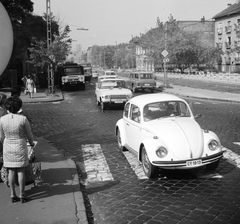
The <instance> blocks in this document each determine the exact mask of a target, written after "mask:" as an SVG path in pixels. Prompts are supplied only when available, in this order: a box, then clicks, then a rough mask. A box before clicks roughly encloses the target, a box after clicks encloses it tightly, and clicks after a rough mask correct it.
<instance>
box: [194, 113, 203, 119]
mask: <svg viewBox="0 0 240 224" xmlns="http://www.w3.org/2000/svg"><path fill="white" fill-rule="evenodd" d="M200 117H202V114H196V115H195V116H194V118H195V119H197V118H200Z"/></svg>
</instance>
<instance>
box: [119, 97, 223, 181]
mask: <svg viewBox="0 0 240 224" xmlns="http://www.w3.org/2000/svg"><path fill="white" fill-rule="evenodd" d="M195 118H196V117H194V116H193V113H192V111H191V107H190V106H189V104H188V103H187V102H186V101H185V100H183V99H181V98H179V97H177V96H174V95H171V94H165V93H154V94H151V96H150V95H149V94H147V95H146V94H145V95H141V96H136V97H134V98H132V99H130V100H129V101H128V102H127V103H126V105H125V108H124V112H123V118H121V119H120V120H118V122H117V123H116V130H115V133H116V135H117V140H118V145H119V148H120V149H121V150H124V149H127V150H129V151H131V152H132V153H133V154H134V155H135V156H136V157H137V158H138V160H139V161H140V162H142V165H143V170H144V172H145V174H146V176H148V177H149V178H154V177H156V176H157V175H158V173H159V170H161V169H194V168H197V167H201V166H205V165H206V167H207V168H208V169H216V168H217V167H218V165H219V161H220V159H221V158H222V156H223V152H224V150H223V146H222V145H221V143H220V140H219V138H218V136H217V135H216V134H215V133H213V132H212V131H209V130H203V129H202V128H201V127H200V126H199V124H198V123H197V122H196V120H195Z"/></svg>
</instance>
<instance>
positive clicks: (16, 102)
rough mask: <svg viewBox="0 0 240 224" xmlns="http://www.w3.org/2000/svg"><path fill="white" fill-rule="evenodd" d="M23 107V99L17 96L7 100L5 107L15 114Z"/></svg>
mask: <svg viewBox="0 0 240 224" xmlns="http://www.w3.org/2000/svg"><path fill="white" fill-rule="evenodd" d="M21 107H22V100H21V99H20V98H19V97H17V96H11V97H9V98H8V99H7V100H6V102H5V108H6V110H8V111H9V112H11V113H13V114H17V113H18V111H19V110H20V109H21Z"/></svg>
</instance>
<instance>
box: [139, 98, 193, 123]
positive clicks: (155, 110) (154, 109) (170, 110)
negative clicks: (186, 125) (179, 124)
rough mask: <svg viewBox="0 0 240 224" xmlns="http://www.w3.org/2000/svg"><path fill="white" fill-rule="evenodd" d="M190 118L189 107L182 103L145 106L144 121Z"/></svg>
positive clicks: (173, 102) (168, 102)
mask: <svg viewBox="0 0 240 224" xmlns="http://www.w3.org/2000/svg"><path fill="white" fill-rule="evenodd" d="M176 116H178V117H190V116H191V114H190V111H189V107H188V106H187V105H186V104H185V103H184V102H182V101H164V102H155V103H150V104H147V105H145V107H144V108H143V120H144V121H150V120H154V119H159V118H166V117H176Z"/></svg>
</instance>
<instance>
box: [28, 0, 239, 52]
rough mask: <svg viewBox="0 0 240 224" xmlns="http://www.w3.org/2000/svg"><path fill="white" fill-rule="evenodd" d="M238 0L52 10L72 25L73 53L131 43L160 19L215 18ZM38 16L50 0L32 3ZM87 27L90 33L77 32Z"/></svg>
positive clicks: (76, 1) (55, 4)
mask: <svg viewBox="0 0 240 224" xmlns="http://www.w3.org/2000/svg"><path fill="white" fill-rule="evenodd" d="M236 1H237V0H50V9H51V12H52V13H53V15H54V16H55V17H56V18H58V19H59V21H60V25H61V27H64V26H65V25H69V26H70V29H71V32H70V34H69V35H70V37H71V38H72V39H73V42H72V46H73V50H75V49H76V45H77V44H80V45H81V46H82V50H87V48H88V47H91V46H93V45H95V44H96V45H99V46H104V45H117V44H120V43H128V42H129V41H130V40H131V38H132V37H135V36H139V35H140V34H142V33H146V32H147V31H148V30H150V29H151V28H155V27H156V22H157V17H159V19H160V21H161V22H163V23H165V22H166V21H168V18H169V16H170V15H172V16H173V17H174V19H176V20H181V21H186V20H191V21H192V20H193V21H200V20H201V18H203V17H205V19H206V20H211V18H212V17H213V16H215V15H216V14H218V13H219V12H221V11H222V10H224V9H226V8H227V7H228V4H234V3H236ZM32 2H33V3H34V6H33V7H34V13H35V14H38V15H40V16H41V15H43V13H46V2H47V1H46V0H32ZM77 28H85V29H88V31H83V30H77Z"/></svg>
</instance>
